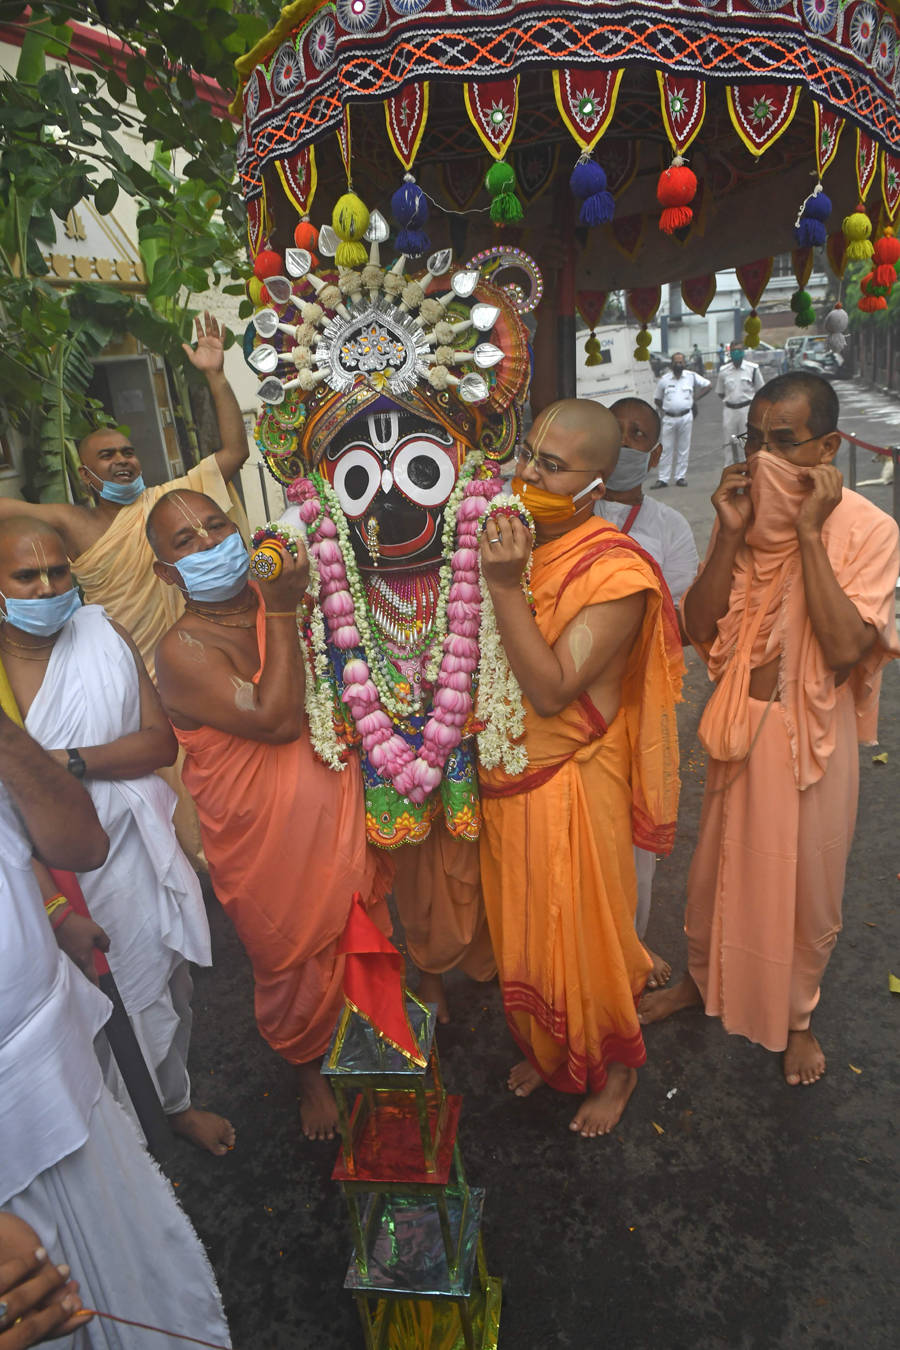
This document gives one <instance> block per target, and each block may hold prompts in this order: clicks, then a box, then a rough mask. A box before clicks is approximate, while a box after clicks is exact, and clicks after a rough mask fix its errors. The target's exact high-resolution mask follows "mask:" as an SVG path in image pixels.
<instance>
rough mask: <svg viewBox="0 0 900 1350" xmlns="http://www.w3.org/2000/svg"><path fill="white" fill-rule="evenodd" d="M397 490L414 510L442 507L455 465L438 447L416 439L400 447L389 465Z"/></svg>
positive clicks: (454, 472) (427, 441) (425, 438)
mask: <svg viewBox="0 0 900 1350" xmlns="http://www.w3.org/2000/svg"><path fill="white" fill-rule="evenodd" d="M391 473H392V475H393V479H394V482H395V484H396V485H397V487H398V488H399V489H400V491H401V492H402V493H403V495H404V497H407V498H408V499H409V501H411V502H414V503H415V505H416V506H443V504H444V502H445V501H446V500H447V498H448V497H449V496H450V493H451V492H452V491H453V487H454V484H455V483H456V463H455V461H454V460H453V459H451V457H450V455H449V454H448V453H447V451H446V449H444V448H443V447H442V446H440V445H436V444H435V442H434V441H432V440H429V439H428V438H427V437H421V436H416V437H413V439H412V440H408V441H406V442H405V444H403V445H401V447H400V449H399V450H398V451H397V453H396V454H395V455H394V458H393V461H392V462H391Z"/></svg>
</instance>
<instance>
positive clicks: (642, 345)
mask: <svg viewBox="0 0 900 1350" xmlns="http://www.w3.org/2000/svg"><path fill="white" fill-rule="evenodd" d="M652 341H653V334H652V333H651V332H650V331H649V329H648V328H647V327H646V325H645V326H644V327H643V328H642V329H641V331H640V332H639V333H638V335H637V337H636V338H635V340H634V352H633V353H632V355H633V356H634V359H635V361H649V360H650V344H651V343H652Z"/></svg>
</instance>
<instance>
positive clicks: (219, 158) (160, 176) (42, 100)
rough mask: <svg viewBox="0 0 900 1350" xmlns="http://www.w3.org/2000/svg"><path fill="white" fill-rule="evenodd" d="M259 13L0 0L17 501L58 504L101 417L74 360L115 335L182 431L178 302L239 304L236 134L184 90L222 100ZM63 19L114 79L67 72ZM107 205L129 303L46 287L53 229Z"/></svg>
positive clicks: (121, 297)
mask: <svg viewBox="0 0 900 1350" xmlns="http://www.w3.org/2000/svg"><path fill="white" fill-rule="evenodd" d="M277 14H278V6H277V4H272V3H266V0H264V2H263V3H262V4H254V5H253V7H252V11H251V9H250V7H249V5H248V6H246V8H245V6H243V5H241V4H240V3H238V4H234V3H230V0H203V2H202V3H201V2H200V0H179V2H178V3H175V4H168V3H165V2H163V3H159V2H158V0H141V3H140V4H135V3H131V2H130V0H129V2H125V3H119V0H97V3H95V4H94V5H92V6H84V5H68V4H52V3H50V4H41V3H35V4H33V5H32V6H31V7H30V9H28V8H26V7H25V6H24V5H22V4H19V3H10V2H9V0H0V22H2V23H5V24H7V25H11V26H13V27H14V28H17V29H18V30H19V35H20V37H21V48H20V52H19V57H18V62H17V65H16V68H15V70H7V71H4V72H2V73H0V325H2V342H0V426H2V425H5V427H7V428H8V427H13V428H15V429H17V430H18V432H19V433H20V434H21V435H22V437H23V438H24V444H25V474H26V485H25V493H26V496H28V497H29V499H31V500H63V499H65V497H66V495H67V481H66V480H67V474H68V477H69V483H70V485H71V487H72V490H73V491H76V492H77V491H78V490H79V489H78V484H77V477H76V476H75V475H74V474H69V473H68V471H69V469H70V467H71V464H72V462H73V458H74V444H75V442H76V441H77V440H78V439H79V438H80V436H81V435H83V434H84V432H85V431H86V430H87V429H88V428H89V427H90V426H91V425H96V424H97V422H98V421H99V420H102V414H101V410H100V409H99V407H98V405H96V404H95V403H94V402H93V401H92V400H90V399H88V398H87V397H86V393H85V391H86V389H87V386H88V384H89V382H90V378H91V360H92V358H93V357H94V356H96V355H97V354H98V353H99V352H100V351H102V350H103V348H104V347H105V346H106V345H107V343H108V342H109V341H110V340H111V339H112V338H114V337H116V336H118V335H122V334H124V333H130V334H132V335H133V336H135V337H136V338H138V339H139V340H140V341H141V342H142V343H143V344H144V345H145V346H146V347H148V348H149V349H150V350H152V351H154V352H157V353H159V354H160V355H162V356H164V357H165V358H166V360H167V361H168V362H169V368H170V372H171V374H172V377H173V382H174V385H175V392H176V399H177V401H178V402H179V404H180V405H181V406H180V409H179V412H180V416H181V419H182V421H183V423H184V424H185V425H187V426H190V412H189V405H188V400H187V390H188V383H189V381H190V379H191V378H192V377H194V372H193V369H192V367H191V366H190V364H189V363H188V362H186V361H185V359H184V354H183V352H182V350H181V343H182V341H183V340H187V339H189V338H190V336H191V319H192V314H193V312H194V311H193V310H192V309H191V298H192V296H193V295H194V294H196V293H197V292H202V291H205V290H207V289H208V288H209V287H210V286H214V285H218V286H221V288H222V289H223V290H224V291H226V292H228V293H232V294H239V293H242V292H243V289H244V281H243V279H244V277H245V275H246V261H245V251H244V241H245V237H246V235H245V217H244V210H243V206H242V203H241V201H240V197H239V194H238V192H237V190H236V186H235V178H234V142H235V138H236V128H235V126H234V124H233V123H232V122H231V120H230V119H229V118H228V117H222V116H220V115H219V114H218V113H217V112H216V111H215V110H214V109H213V108H212V107H211V106H210V104H209V103H208V102H206V101H204V100H203V99H202V98H201V97H198V94H197V90H196V84H195V77H196V76H203V77H208V78H210V79H213V80H215V81H217V82H218V83H219V85H220V86H221V87H222V89H223V90H225V91H227V92H228V93H229V95H230V92H231V90H232V88H233V85H234V69H233V63H234V60H235V58H236V57H237V56H239V55H240V54H241V53H243V52H244V51H246V50H247V48H248V47H250V46H252V45H253V43H255V42H256V41H257V40H258V39H259V38H260V37H261V36H262V35H263V34H264V33H265V32H266V31H267V29H268V28H269V27H270V26H271V25H272V24H273V23H274V21H275V19H276V18H277ZM70 20H73V21H76V22H81V23H91V24H94V25H97V26H98V27H100V28H101V29H102V30H104V31H105V32H106V33H108V34H109V35H110V36H111V37H112V38H114V39H117V40H118V43H121V44H122V47H123V48H124V52H123V56H124V62H125V64H124V72H123V73H120V70H119V69H116V68H114V66H113V61H112V58H109V60H108V61H106V62H101V61H98V62H96V63H95V64H94V65H93V67H92V68H91V69H89V70H85V69H84V68H83V66H81V65H75V64H73V63H70V62H69V47H70V42H71V36H72V32H71V28H70V27H69V26H68V21H70ZM116 45H117V44H116ZM118 64H119V65H120V66H121V60H120V62H119V63H118ZM126 132H127V133H130V134H136V135H138V136H140V138H141V139H142V140H143V142H144V143H145V144H146V145H147V146H148V147H152V160H151V163H150V165H149V167H148V166H147V165H146V164H142V163H138V162H137V161H136V160H135V159H134V158H133V157H132V156H131V155H130V154H129V153H128V151H127V149H126V143H127V142H126V136H125V133H126ZM173 162H174V163H176V164H177V172H175V171H173ZM122 194H125V195H127V196H129V197H132V198H134V199H135V201H136V203H137V206H138V215H137V227H138V235H139V245H140V249H141V256H142V259H143V262H144V266H145V269H146V273H147V279H148V284H147V287H146V291H145V292H144V294H139V293H137V292H134V293H132V292H129V291H127V290H124V289H119V288H117V287H114V286H110V285H103V284H101V283H96V282H75V283H73V284H72V285H71V286H70V287H68V288H67V289H61V288H60V287H59V286H58V285H51V284H50V281H49V280H48V278H47V272H48V269H47V265H46V263H45V262H44V260H43V257H42V254H41V249H40V246H41V245H44V246H47V245H52V243H53V241H54V239H55V225H54V217H55V218H56V220H59V221H64V220H65V219H66V217H67V216H68V214H69V212H70V211H72V210H74V209H75V208H76V207H77V206H78V205H79V203H81V202H84V201H86V200H89V201H91V202H92V204H93V207H94V209H95V210H96V211H97V213H98V214H100V215H107V214H109V212H110V211H112V210H113V209H114V208H115V206H116V203H117V202H118V200H119V198H120V195H122ZM186 449H188V453H190V451H189V447H186Z"/></svg>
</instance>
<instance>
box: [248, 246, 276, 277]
mask: <svg viewBox="0 0 900 1350" xmlns="http://www.w3.org/2000/svg"><path fill="white" fill-rule="evenodd" d="M253 272H254V274H255V275H256V276H258V277H259V279H260V281H265V279H266V277H280V276H283V275H284V260H283V259H282V256H281V254H280V253H276V252H275V251H274V250H273V249H271V248H264V249H261V250H260V252H259V253H257V255H256V257H255V258H254V259H253Z"/></svg>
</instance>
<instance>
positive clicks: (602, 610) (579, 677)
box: [480, 516, 645, 717]
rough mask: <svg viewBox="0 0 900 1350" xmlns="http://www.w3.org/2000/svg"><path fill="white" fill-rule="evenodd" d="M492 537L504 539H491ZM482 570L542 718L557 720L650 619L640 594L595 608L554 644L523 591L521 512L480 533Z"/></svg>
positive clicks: (525, 552) (525, 543) (513, 661)
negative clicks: (535, 619)
mask: <svg viewBox="0 0 900 1350" xmlns="http://www.w3.org/2000/svg"><path fill="white" fill-rule="evenodd" d="M493 539H498V540H499V542H497V543H492V542H491V541H492V540H493ZM480 548H481V570H482V575H483V576H484V579H485V583H486V585H487V587H488V590H489V591H490V595H491V600H492V602H493V606H494V614H495V616H496V620H497V628H498V630H499V633H500V638H501V641H502V643H503V647H504V650H505V652H506V657H507V660H508V661H509V664H510V668H511V670H512V672H513V674H514V675H515V677H516V679H517V680H518V682H519V686H520V687H521V690H522V692H523V694H525V695H526V697H527V698H528V699H529V700H530V702H531V704H532V705H533V707H534V709H535V711H536V712H537V713H538V714H539V715H540V716H541V717H555V716H556V714H557V713H560V712H562V710H563V708H565V707H567V706H568V705H569V704H570V703H572V702H573V701H574V700H575V699H576V698H577V697H578V695H579V694H581V693H583V692H584V691H585V690H586V689H588V688H589V687H590V686H591V685H592V684H594V683H595V682H596V681H597V680H598V679H600V678H601V677H602V676H603V674H604V673H605V672H606V671H607V670H608V669H609V668H610V667H611V666H612V665H613V663H614V662H615V661H616V658H617V657H618V656H619V655H620V653H622V652H623V651H625V652H627V651H628V650H629V649H630V647H631V643H632V642H633V640H634V638H635V636H636V634H637V632H638V630H639V628H640V626H641V622H642V620H643V616H644V603H645V602H644V596H643V593H642V592H637V593H636V594H634V595H628V596H624V597H623V598H622V599H619V600H611V601H607V602H606V603H604V604H600V605H590V606H589V607H588V608H587V609H584V610H582V611H581V613H580V614H579V615H578V616H577V618H575V619H573V621H572V622H571V623H570V624H568V625H567V627H566V628H565V629H564V630H563V632H562V634H561V635H560V637H559V640H558V641H557V642H556V643H555V644H554V646H552V647H551V646H550V645H549V643H547V642H546V641H545V640H544V638H543V637H542V636H541V633H540V630H539V629H538V626H537V624H536V623H535V621H534V617H533V615H532V613H531V608H530V606H529V604H528V600H527V598H526V596H525V593H524V592H523V590H522V584H521V578H522V574H523V572H524V570H525V567H526V565H527V563H528V558H529V555H530V553H531V538H530V536H529V533H528V530H527V528H526V527H525V526H524V525H523V524H522V521H521V520H519V518H518V517H517V516H508V517H506V518H505V519H503V518H500V517H493V518H492V519H491V523H490V526H489V528H487V529H485V530H484V531H483V532H482V536H481V544H480Z"/></svg>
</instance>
